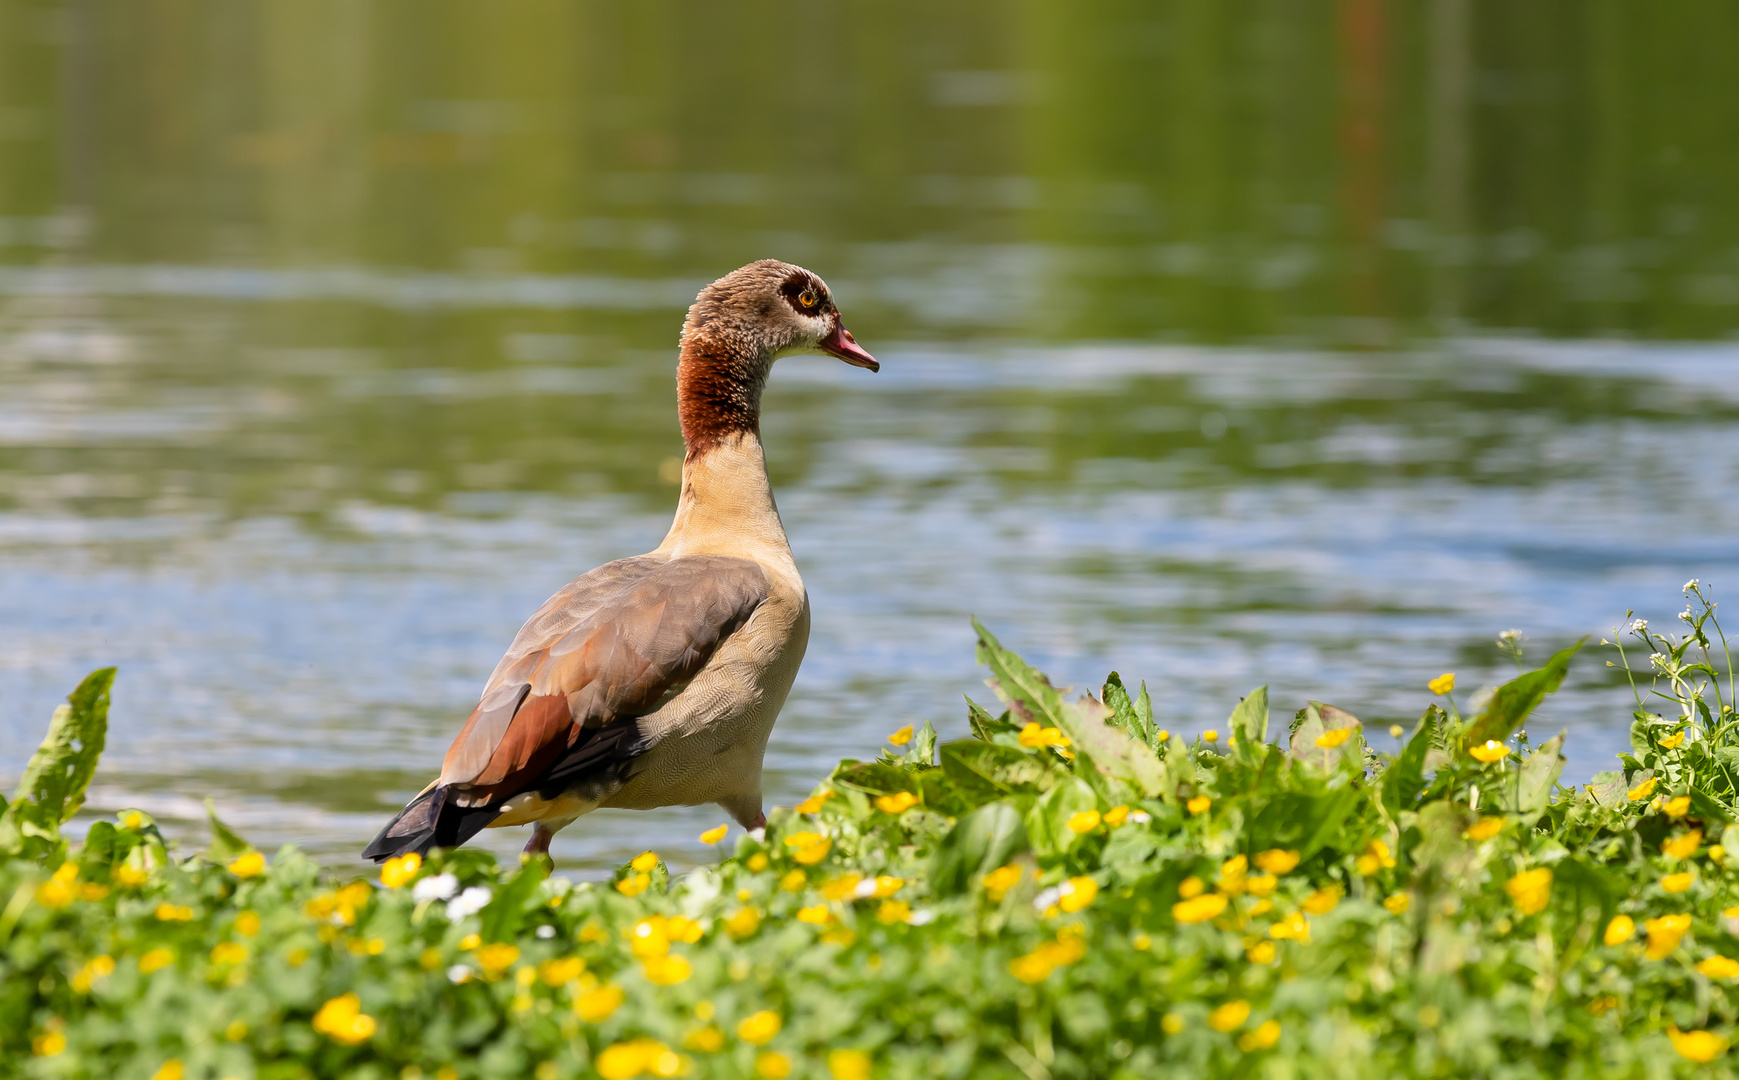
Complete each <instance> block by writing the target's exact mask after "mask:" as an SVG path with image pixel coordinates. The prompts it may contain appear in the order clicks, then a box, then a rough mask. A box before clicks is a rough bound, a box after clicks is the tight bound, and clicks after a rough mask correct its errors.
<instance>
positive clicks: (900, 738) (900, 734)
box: [888, 724, 912, 746]
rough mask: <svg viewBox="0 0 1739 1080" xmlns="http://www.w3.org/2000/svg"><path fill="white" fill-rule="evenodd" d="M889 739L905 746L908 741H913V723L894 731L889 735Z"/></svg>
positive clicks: (895, 743)
mask: <svg viewBox="0 0 1739 1080" xmlns="http://www.w3.org/2000/svg"><path fill="white" fill-rule="evenodd" d="M888 741H889V742H891V743H893V744H894V745H895V746H904V745H906V744H907V743H909V742H911V741H912V725H910V724H907V725H906V726H905V727H903V728H901V729H900V730H898V731H896V732H894V733H893V734H892V735H889V736H888Z"/></svg>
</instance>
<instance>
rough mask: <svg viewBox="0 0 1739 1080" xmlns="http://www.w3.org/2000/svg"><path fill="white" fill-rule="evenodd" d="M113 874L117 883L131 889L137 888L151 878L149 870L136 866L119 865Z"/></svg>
mask: <svg viewBox="0 0 1739 1080" xmlns="http://www.w3.org/2000/svg"><path fill="white" fill-rule="evenodd" d="M111 876H112V877H113V878H114V880H115V884H117V885H124V886H126V887H127V888H129V889H132V888H137V887H138V886H140V885H143V884H145V882H147V881H149V880H151V874H150V872H149V871H146V870H141V869H139V868H138V867H134V866H117V867H115V872H114V874H113V875H111Z"/></svg>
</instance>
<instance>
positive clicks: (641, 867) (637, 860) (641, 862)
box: [628, 851, 658, 874]
mask: <svg viewBox="0 0 1739 1080" xmlns="http://www.w3.org/2000/svg"><path fill="white" fill-rule="evenodd" d="M628 865H629V866H632V867H633V868H634V869H635V870H638V871H639V872H640V873H642V874H650V873H651V872H652V871H653V870H654V869H655V868H656V867H657V866H658V854H657V853H656V852H652V851H642V852H641V853H640V854H638V855H636V856H634V857H633V858H632V859H629V860H628Z"/></svg>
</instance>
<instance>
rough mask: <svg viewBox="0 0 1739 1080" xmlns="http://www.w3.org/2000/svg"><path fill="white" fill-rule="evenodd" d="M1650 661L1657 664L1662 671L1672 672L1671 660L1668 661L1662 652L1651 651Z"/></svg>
mask: <svg viewBox="0 0 1739 1080" xmlns="http://www.w3.org/2000/svg"><path fill="white" fill-rule="evenodd" d="M1648 662H1649V663H1650V664H1653V665H1654V666H1655V668H1657V669H1658V670H1660V671H1667V672H1670V671H1671V670H1672V667H1671V666H1670V661H1668V660H1667V658H1666V657H1665V656H1664V655H1662V654H1660V653H1649V655H1648Z"/></svg>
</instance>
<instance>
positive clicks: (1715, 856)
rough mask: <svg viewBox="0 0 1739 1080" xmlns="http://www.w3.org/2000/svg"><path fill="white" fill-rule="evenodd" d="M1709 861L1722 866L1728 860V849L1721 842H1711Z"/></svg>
mask: <svg viewBox="0 0 1739 1080" xmlns="http://www.w3.org/2000/svg"><path fill="white" fill-rule="evenodd" d="M1708 856H1709V861H1710V862H1712V863H1714V864H1715V865H1716V866H1720V865H1721V864H1722V863H1724V862H1726V861H1727V849H1726V848H1724V847H1722V846H1721V845H1720V844H1711V845H1710V846H1709V851H1708Z"/></svg>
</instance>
